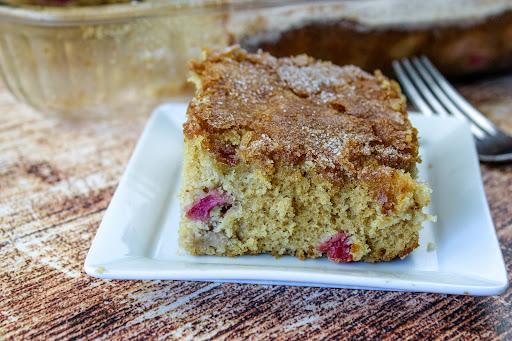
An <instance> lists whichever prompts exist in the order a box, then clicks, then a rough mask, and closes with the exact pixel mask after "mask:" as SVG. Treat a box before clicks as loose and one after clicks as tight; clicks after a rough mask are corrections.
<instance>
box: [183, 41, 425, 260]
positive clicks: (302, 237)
mask: <svg viewBox="0 0 512 341" xmlns="http://www.w3.org/2000/svg"><path fill="white" fill-rule="evenodd" d="M191 70H192V80H193V81H194V83H195V84H196V87H197V92H196V96H195V97H194V99H193V100H192V101H191V103H190V105H189V108H188V111H187V122H186V123H185V124H184V135H185V150H184V161H183V162H184V164H183V172H182V182H181V190H180V194H179V196H180V201H181V208H182V213H181V215H182V217H181V218H182V219H181V223H180V228H179V245H180V248H181V249H183V250H185V251H187V252H189V253H190V254H193V255H218V256H239V255H244V254H260V253H267V254H272V255H275V256H281V255H293V256H296V257H298V258H300V259H305V258H306V257H312V258H316V257H321V256H327V257H329V259H331V260H333V261H335V262H353V261H360V260H362V261H367V262H380V261H390V260H392V259H394V258H396V257H405V256H406V255H407V254H409V253H410V252H411V251H412V250H414V249H415V248H416V247H418V232H419V230H420V229H421V227H422V226H421V224H422V222H423V221H425V220H427V219H429V216H428V215H427V214H424V213H423V212H422V208H423V207H425V206H427V205H428V202H429V200H430V189H429V187H428V185H426V184H424V183H420V182H418V181H416V180H415V177H416V173H417V168H416V164H417V162H420V159H419V157H418V140H417V132H416V129H414V128H413V127H412V126H411V124H410V122H409V120H408V118H407V113H406V111H405V103H404V99H403V96H402V94H401V92H400V89H399V86H398V84H396V83H395V82H394V81H391V80H389V79H388V78H386V77H384V76H383V75H382V74H381V73H380V72H378V71H377V72H375V74H374V75H371V74H369V73H366V72H364V71H362V70H360V69H359V68H357V67H354V66H345V67H339V66H336V65H333V64H331V63H329V62H322V61H317V60H315V59H313V58H310V57H307V56H305V55H301V56H297V57H291V58H274V57H272V56H271V55H269V54H266V53H263V52H260V53H257V54H249V53H247V52H246V51H244V50H242V49H239V48H238V47H232V48H229V49H226V50H223V51H204V53H203V55H202V58H201V60H200V61H198V62H195V63H193V64H192V67H191Z"/></svg>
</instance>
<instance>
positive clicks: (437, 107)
mask: <svg viewBox="0 0 512 341" xmlns="http://www.w3.org/2000/svg"><path fill="white" fill-rule="evenodd" d="M402 64H403V66H404V67H405V70H407V72H408V73H409V75H410V76H411V78H412V80H413V83H414V84H416V89H418V91H419V92H420V93H421V95H423V97H424V98H425V99H426V100H427V102H428V103H429V104H430V105H431V106H432V108H433V109H434V112H436V113H437V114H439V115H440V116H448V112H447V111H446V110H445V108H444V107H443V105H442V104H441V103H440V102H439V101H438V100H437V98H436V97H435V96H434V94H433V93H432V91H431V89H429V87H428V84H425V82H424V80H423V79H422V78H421V77H420V75H419V74H418V72H417V71H416V70H415V69H414V68H413V66H412V65H411V62H410V61H409V60H408V59H407V58H404V59H402Z"/></svg>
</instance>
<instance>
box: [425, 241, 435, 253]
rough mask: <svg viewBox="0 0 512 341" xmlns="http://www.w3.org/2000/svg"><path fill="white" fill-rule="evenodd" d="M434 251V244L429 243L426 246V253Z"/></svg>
mask: <svg viewBox="0 0 512 341" xmlns="http://www.w3.org/2000/svg"><path fill="white" fill-rule="evenodd" d="M435 249H436V244H434V243H432V242H430V243H428V245H427V251H434V250H435Z"/></svg>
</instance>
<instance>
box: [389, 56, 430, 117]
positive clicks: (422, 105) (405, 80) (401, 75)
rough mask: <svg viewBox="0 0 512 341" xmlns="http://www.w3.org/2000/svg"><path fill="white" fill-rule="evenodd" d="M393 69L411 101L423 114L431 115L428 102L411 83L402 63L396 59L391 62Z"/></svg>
mask: <svg viewBox="0 0 512 341" xmlns="http://www.w3.org/2000/svg"><path fill="white" fill-rule="evenodd" d="M392 65H393V69H394V70H395V73H396V76H397V77H398V81H399V82H400V84H401V85H402V88H403V89H404V91H405V93H406V94H407V96H408V97H409V99H410V100H411V101H412V103H413V104H414V105H415V106H416V108H418V110H419V111H420V112H422V113H423V114H424V115H425V116H432V115H433V114H434V112H433V111H432V110H431V109H430V107H429V106H428V104H427V103H426V102H425V101H424V100H423V98H422V97H421V95H420V94H419V93H418V91H417V90H416V87H415V86H414V85H413V84H412V81H411V80H410V79H409V76H407V74H406V73H405V71H404V69H403V68H402V65H400V63H399V62H398V61H396V60H394V61H393V63H392Z"/></svg>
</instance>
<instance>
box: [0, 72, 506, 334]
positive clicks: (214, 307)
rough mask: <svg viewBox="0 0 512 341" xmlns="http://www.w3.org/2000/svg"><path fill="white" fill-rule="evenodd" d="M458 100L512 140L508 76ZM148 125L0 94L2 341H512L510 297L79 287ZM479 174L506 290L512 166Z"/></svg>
mask: <svg viewBox="0 0 512 341" xmlns="http://www.w3.org/2000/svg"><path fill="white" fill-rule="evenodd" d="M459 89H460V90H461V92H462V93H463V94H464V95H465V96H467V97H468V98H469V99H470V100H471V101H472V102H473V103H474V104H475V105H476V106H477V107H478V108H480V109H481V110H482V111H483V112H485V113H486V114H487V115H488V116H490V117H491V118H492V119H493V120H495V121H496V122H498V124H499V125H500V126H502V127H503V128H504V129H506V130H508V131H509V132H511V133H512V76H508V77H502V78H497V79H493V80H485V81H479V82H473V83H471V84H465V85H462V86H460V87H459ZM146 118H147V117H138V118H130V119H129V120H125V121H121V120H118V121H109V122H80V123H71V122H65V121H62V120H57V119H51V118H48V117H45V116H43V115H41V114H39V113H37V112H34V111H32V110H31V109H30V108H28V107H26V106H24V105H22V104H18V103H17V102H16V101H15V100H14V99H13V98H12V97H11V96H10V95H9V94H8V93H7V91H6V90H5V89H4V88H3V87H1V88H0V257H1V258H0V259H1V263H0V265H1V267H0V290H1V291H0V292H1V295H2V299H1V300H0V339H3V340H27V339H39V340H52V339H53V340H63V339H109V340H126V339H157V338H158V339H166V338H167V339H180V340H217V339H218V340H232V339H254V340H260V339H266V340H269V339H277V340H301V339H311V340H326V339H334V340H337V339H352V340H368V339H378V340H446V339H457V340H507V339H508V340H512V306H511V304H512V289H510V288H509V289H508V291H507V292H506V293H505V294H503V295H500V296H491V297H470V296H455V295H441V294H429V293H401V292H383V291H365V290H344V289H326V288H304V287H293V286H267V285H243V284H218V283H201V282H184V281H120V280H100V279H95V278H91V277H89V276H87V275H86V274H85V273H84V271H83V270H82V267H83V263H84V260H85V256H86V254H87V251H88V249H89V247H90V245H91V242H92V240H93V238H94V235H95V233H96V231H97V228H98V225H99V223H100V221H101V219H102V217H103V215H104V213H105V209H106V208H107V206H108V204H109V201H110V199H111V198H112V195H113V194H114V191H115V189H116V186H117V184H118V181H119V178H120V176H121V175H122V173H123V171H124V169H125V166H126V163H127V161H128V159H129V157H130V154H131V153H132V151H133V148H134V146H135V143H136V142H137V139H138V138H139V136H140V133H141V132H142V129H143V127H144V124H145V122H146ZM482 174H483V179H484V183H485V190H486V194H487V198H488V200H489V204H490V208H491V212H492V216H493V219H494V223H495V225H496V230H497V233H498V237H499V241H500V243H501V248H502V251H503V254H504V257H505V261H506V264H507V268H508V273H509V280H510V273H511V267H512V202H511V199H512V165H502V166H489V165H482ZM466 247H474V248H475V250H478V245H474V246H466Z"/></svg>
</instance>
